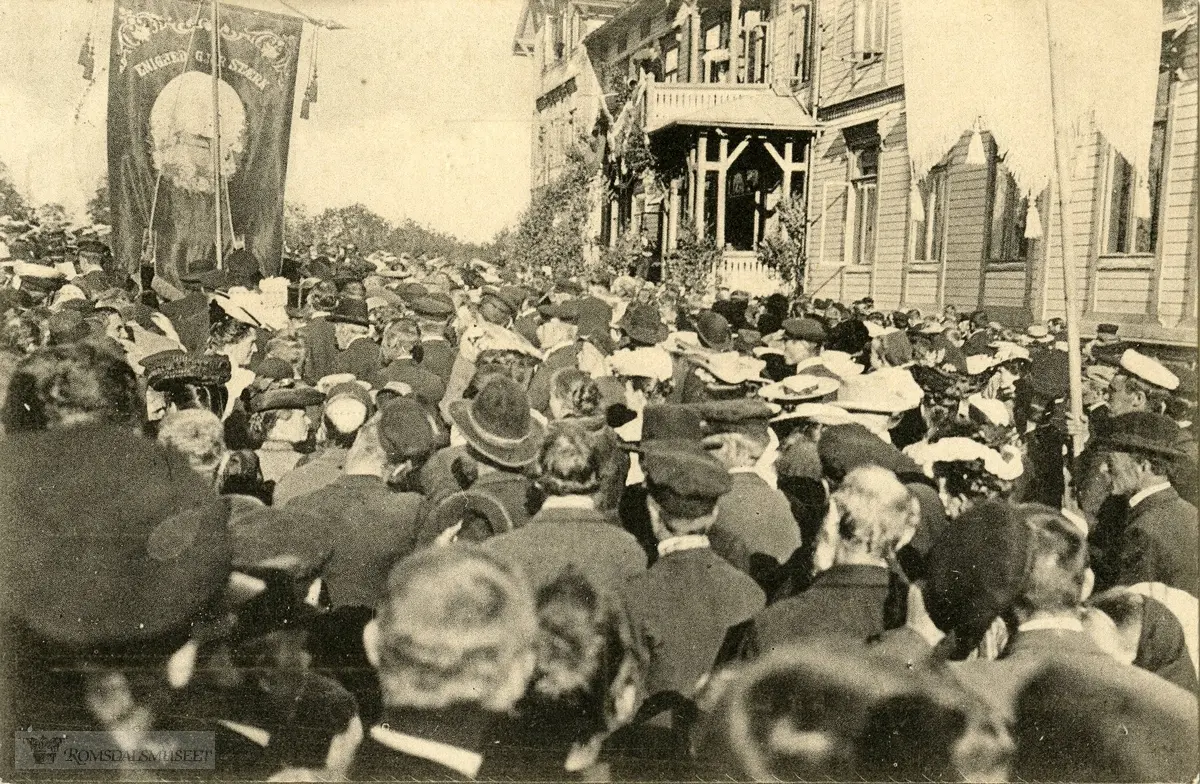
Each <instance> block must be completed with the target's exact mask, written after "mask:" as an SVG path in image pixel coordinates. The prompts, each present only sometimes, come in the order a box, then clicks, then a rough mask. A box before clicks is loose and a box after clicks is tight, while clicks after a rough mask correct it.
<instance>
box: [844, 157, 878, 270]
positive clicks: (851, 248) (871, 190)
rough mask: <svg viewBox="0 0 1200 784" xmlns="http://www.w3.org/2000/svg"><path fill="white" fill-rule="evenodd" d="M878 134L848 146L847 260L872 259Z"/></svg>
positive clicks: (873, 256)
mask: <svg viewBox="0 0 1200 784" xmlns="http://www.w3.org/2000/svg"><path fill="white" fill-rule="evenodd" d="M878 182H879V137H878V136H873V137H871V138H868V139H864V140H859V141H857V142H855V146H852V147H850V192H849V199H847V202H846V212H847V215H846V228H847V232H848V236H847V242H846V251H847V254H846V260H847V261H848V262H849V263H851V264H870V263H871V262H872V261H873V260H874V259H875V221H876V213H877V211H878V209H877V208H878V204H879V198H878V194H879V190H878Z"/></svg>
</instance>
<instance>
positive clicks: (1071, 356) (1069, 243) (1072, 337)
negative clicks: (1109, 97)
mask: <svg viewBox="0 0 1200 784" xmlns="http://www.w3.org/2000/svg"><path fill="white" fill-rule="evenodd" d="M1043 2H1044V4H1045V5H1044V8H1045V12H1046V48H1047V56H1048V58H1049V63H1050V103H1051V106H1052V109H1053V126H1054V163H1055V166H1054V174H1053V176H1052V177H1051V181H1050V191H1051V199H1054V198H1055V195H1057V199H1058V232H1059V237H1060V238H1061V239H1062V265H1063V293H1064V299H1065V304H1066V316H1067V367H1068V369H1069V371H1070V375H1071V379H1070V384H1071V393H1070V396H1071V415H1072V417H1073V418H1074V420H1075V422H1077V423H1082V422H1083V361H1082V359H1081V357H1080V356H1079V303H1078V301H1077V300H1078V297H1079V291H1078V288H1077V286H1078V284H1077V282H1076V270H1075V236H1074V235H1075V233H1074V230H1073V226H1072V225H1071V213H1070V208H1071V191H1070V188H1071V167H1070V157H1069V156H1070V153H1071V150H1069V149H1067V129H1068V128H1069V127H1070V122H1071V118H1069V117H1067V116H1066V112H1065V109H1064V107H1063V105H1062V99H1063V97H1064V96H1065V93H1064V91H1063V85H1062V83H1061V79H1062V74H1061V73H1060V72H1059V70H1058V69H1057V68H1055V67H1054V51H1055V48H1056V46H1055V43H1054V34H1053V30H1054V26H1053V24H1052V21H1051V14H1050V5H1051V3H1053V2H1055V0H1043ZM1047 239H1049V235H1048V234H1047ZM1082 449H1083V439H1082V438H1080V437H1079V436H1078V435H1076V436H1073V437H1072V450H1073V454H1074V455H1075V456H1076V457H1078V456H1079V453H1080V452H1081V451H1082Z"/></svg>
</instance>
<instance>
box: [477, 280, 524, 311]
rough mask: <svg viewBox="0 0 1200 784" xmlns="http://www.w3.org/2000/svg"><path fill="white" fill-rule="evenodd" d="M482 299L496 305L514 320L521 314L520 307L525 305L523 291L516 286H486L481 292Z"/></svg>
mask: <svg viewBox="0 0 1200 784" xmlns="http://www.w3.org/2000/svg"><path fill="white" fill-rule="evenodd" d="M483 298H484V299H486V300H491V301H492V302H495V303H497V304H498V305H500V307H502V308H504V309H505V310H507V311H508V312H509V314H511V316H512V317H513V318H516V317H517V315H518V314H520V312H521V305H523V304H524V303H525V290H524V289H522V288H520V287H518V286H503V287H501V288H496V287H495V286H487V287H485V288H484V290H483Z"/></svg>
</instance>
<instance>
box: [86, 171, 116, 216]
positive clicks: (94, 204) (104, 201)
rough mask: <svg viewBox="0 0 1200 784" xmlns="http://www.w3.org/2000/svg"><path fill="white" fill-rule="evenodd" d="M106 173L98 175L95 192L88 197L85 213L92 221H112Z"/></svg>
mask: <svg viewBox="0 0 1200 784" xmlns="http://www.w3.org/2000/svg"><path fill="white" fill-rule="evenodd" d="M109 204H110V203H109V195H108V175H107V174H105V175H103V176H101V177H100V180H99V182H97V183H96V192H95V193H94V194H92V198H90V199H88V203H87V215H88V219H89V220H91V222H92V223H104V224H111V223H112V210H111V207H110V206H109Z"/></svg>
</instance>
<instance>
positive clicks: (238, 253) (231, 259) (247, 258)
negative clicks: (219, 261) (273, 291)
mask: <svg viewBox="0 0 1200 784" xmlns="http://www.w3.org/2000/svg"><path fill="white" fill-rule="evenodd" d="M225 271H226V272H227V273H228V274H229V280H230V282H231V283H232V284H233V285H235V286H244V287H246V288H248V289H252V288H254V287H255V286H257V285H258V282H259V281H260V280H262V270H261V269H260V268H259V265H258V259H257V258H255V256H254V254H253V253H251V252H250V251H248V250H246V249H245V248H238V249H237V250H235V251H233V252H232V253H230V254H229V255H228V256H227V257H226V258H225Z"/></svg>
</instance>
